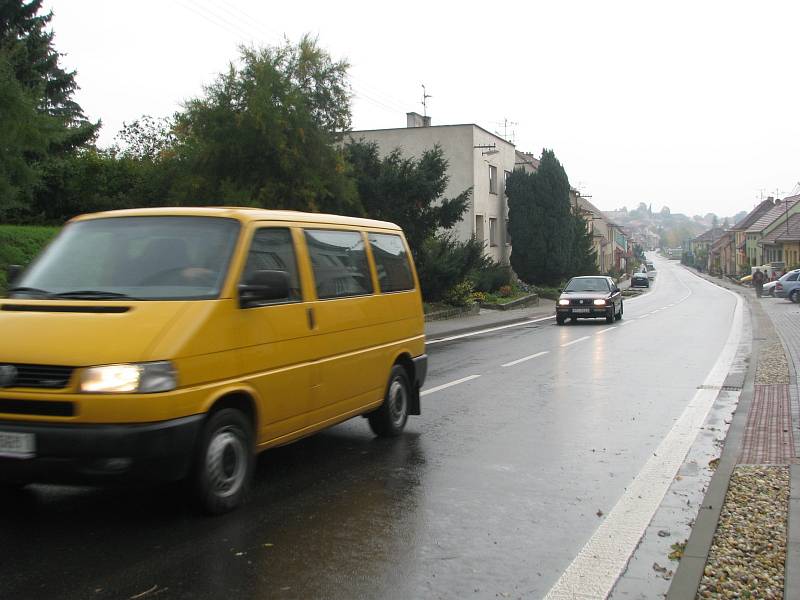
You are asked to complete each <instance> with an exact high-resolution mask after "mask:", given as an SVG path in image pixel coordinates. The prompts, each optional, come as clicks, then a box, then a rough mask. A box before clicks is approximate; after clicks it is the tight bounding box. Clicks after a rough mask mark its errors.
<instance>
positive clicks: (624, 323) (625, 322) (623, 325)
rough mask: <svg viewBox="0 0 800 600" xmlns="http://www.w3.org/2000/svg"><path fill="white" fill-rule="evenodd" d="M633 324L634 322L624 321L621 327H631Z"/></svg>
mask: <svg viewBox="0 0 800 600" xmlns="http://www.w3.org/2000/svg"><path fill="white" fill-rule="evenodd" d="M631 323H633V321H623V323H622V325H620V327H625V325H630V324H631Z"/></svg>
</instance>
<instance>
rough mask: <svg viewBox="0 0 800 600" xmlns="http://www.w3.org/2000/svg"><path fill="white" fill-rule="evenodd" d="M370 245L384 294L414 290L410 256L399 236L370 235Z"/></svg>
mask: <svg viewBox="0 0 800 600" xmlns="http://www.w3.org/2000/svg"><path fill="white" fill-rule="evenodd" d="M369 245H370V247H371V248H372V257H373V258H374V259H375V268H376V269H377V271H378V282H379V283H380V286H381V291H382V292H401V291H403V290H413V289H414V278H413V277H412V276H411V267H410V266H409V264H408V254H407V253H406V248H405V246H404V245H403V239H402V238H401V237H400V236H399V235H393V234H389V233H370V234H369Z"/></svg>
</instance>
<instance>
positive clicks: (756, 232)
mask: <svg viewBox="0 0 800 600" xmlns="http://www.w3.org/2000/svg"><path fill="white" fill-rule="evenodd" d="M798 200H800V196H792V197H789V198H784V199H783V200H777V201H776V202H775V204H774V205H773V206H772V208H770V209H769V210H768V211H766V212H765V213H763V214H762V215H761V216H760V217H759V218H758V219H757V220H756V221H755V222H754V223H753V224H752V225H751V226H750V227H748V228H747V231H746V234H747V238H746V240H745V254H746V255H747V259H748V263H749V266H757V265H763V264H765V263H766V262H770V261H766V260H765V258H764V245H763V244H762V243H761V242H762V239H763V238H764V237H765V236H767V235H769V233H770V232H771V231H772V230H773V229H775V228H776V227H778V226H779V225H781V224H782V223H785V222H786V220H787V219H788V218H789V217H790V216H791V215H793V214H795V213H796V212H798V210H800V203H798ZM769 254H770V256H772V255H773V254H772V251H771V249H770V252H769ZM776 260H782V259H776Z"/></svg>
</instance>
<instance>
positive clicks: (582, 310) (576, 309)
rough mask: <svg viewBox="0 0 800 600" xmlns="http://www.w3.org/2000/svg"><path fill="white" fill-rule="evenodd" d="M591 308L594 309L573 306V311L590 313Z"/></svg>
mask: <svg viewBox="0 0 800 600" xmlns="http://www.w3.org/2000/svg"><path fill="white" fill-rule="evenodd" d="M591 310H592V309H591V308H573V309H572V312H574V313H588V312H590V311H591Z"/></svg>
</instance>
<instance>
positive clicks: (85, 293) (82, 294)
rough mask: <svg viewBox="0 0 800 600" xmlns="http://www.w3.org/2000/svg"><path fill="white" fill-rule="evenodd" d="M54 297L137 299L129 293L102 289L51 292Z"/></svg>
mask: <svg viewBox="0 0 800 600" xmlns="http://www.w3.org/2000/svg"><path fill="white" fill-rule="evenodd" d="M51 297H52V298H75V299H77V300H115V299H118V300H136V298H133V297H132V296H128V294H120V293H119V292H103V291H100V290H75V291H72V292H60V293H58V294H51Z"/></svg>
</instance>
